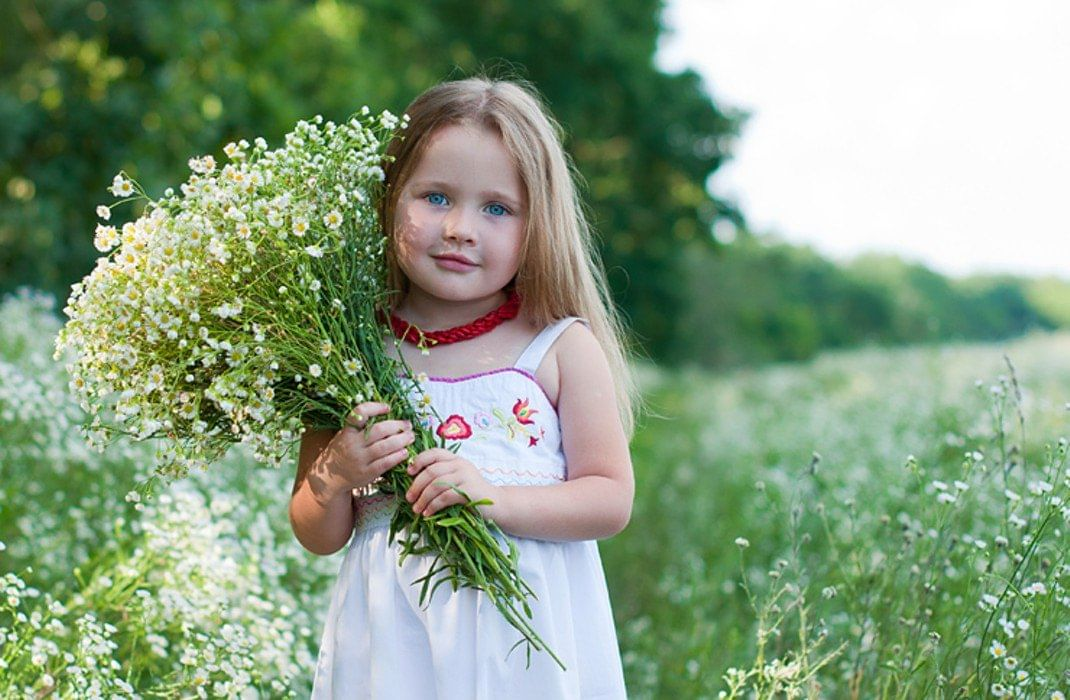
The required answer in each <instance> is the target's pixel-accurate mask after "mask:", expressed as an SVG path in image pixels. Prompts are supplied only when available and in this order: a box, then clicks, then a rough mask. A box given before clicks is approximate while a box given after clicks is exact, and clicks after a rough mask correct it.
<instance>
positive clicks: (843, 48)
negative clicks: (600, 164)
mask: <svg viewBox="0 0 1070 700" xmlns="http://www.w3.org/2000/svg"><path fill="white" fill-rule="evenodd" d="M663 23H664V25H665V26H666V37H665V38H664V39H663V41H662V45H661V47H660V50H659V53H658V65H659V67H660V68H662V69H663V70H667V71H670V72H676V71H679V70H682V69H683V68H685V67H691V68H693V69H694V70H695V71H696V72H698V73H699V74H700V75H702V76H703V78H704V80H705V82H706V86H707V90H708V91H709V92H710V94H711V95H713V97H714V98H715V99H716V100H717V101H718V103H719V104H722V105H734V106H737V107H741V108H744V109H747V110H749V111H751V112H752V113H753V115H752V117H751V119H750V121H749V122H748V124H747V125H746V126H745V127H744V131H743V134H742V138H741V139H740V141H739V142H738V143H737V147H736V151H735V158H734V160H733V161H732V162H730V163H729V164H728V165H726V166H725V167H723V168H722V169H721V170H719V171H718V172H717V173H716V174H715V176H714V177H713V178H712V180H711V183H710V187H711V190H712V191H714V192H716V193H718V194H722V195H728V196H731V197H732V198H733V199H735V201H737V202H738V203H739V204H740V206H741V207H742V208H743V211H744V213H745V214H746V216H747V218H748V220H749V222H750V223H751V226H752V228H754V229H755V230H757V231H765V232H775V233H777V234H779V235H781V236H782V237H783V238H785V239H786V240H788V241H791V242H796V243H804V242H805V243H810V244H811V245H813V246H814V247H815V248H817V249H818V250H820V251H822V252H823V253H825V254H826V255H830V256H832V257H834V258H841V259H842V258H846V257H850V256H851V255H853V254H856V253H858V252H862V251H871V250H874V251H887V252H894V253H896V254H898V255H900V256H901V257H904V258H907V259H910V260H917V261H920V262H923V263H925V264H927V265H929V266H930V267H933V268H935V269H937V270H939V271H941V272H944V273H945V274H952V275H960V274H966V273H969V272H974V271H1000V272H1013V273H1019V274H1029V275H1033V274H1047V273H1054V274H1059V275H1060V276H1062V277H1066V278H1070V2H1067V1H1066V0H1019V1H1018V2H1009V1H1007V0H896V1H895V2H883V1H882V2H878V1H877V0H667V2H666V9H665V14H664V16H663Z"/></svg>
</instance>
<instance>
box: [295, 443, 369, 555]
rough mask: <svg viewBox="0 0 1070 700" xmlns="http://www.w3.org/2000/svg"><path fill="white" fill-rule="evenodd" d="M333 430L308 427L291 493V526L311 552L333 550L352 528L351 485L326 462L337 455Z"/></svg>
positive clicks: (322, 552)
mask: <svg viewBox="0 0 1070 700" xmlns="http://www.w3.org/2000/svg"><path fill="white" fill-rule="evenodd" d="M335 433H336V431H333V430H316V431H311V430H310V431H308V432H306V433H305V434H304V435H302V436H301V451H300V454H299V456H298V459H297V477H296V478H295V479H294V488H293V493H292V494H291V496H290V527H291V528H292V529H293V532H294V536H295V537H297V541H298V542H300V543H301V545H302V546H303V547H304V548H305V549H307V550H308V551H310V552H312V553H313V554H321V555H327V554H333V553H334V552H337V551H338V550H339V549H341V548H342V547H343V546H345V543H346V541H347V539H348V538H349V535H350V534H352V532H353V518H354V516H355V512H354V510H353V488H352V485H350V484H348V483H346V480H345V479H344V478H342V477H341V476H340V475H339V474H338V473H337V471H336V470H334V469H331V468H330V467H329V466H328V465H329V464H330V463H331V462H333V461H335V460H337V459H338V455H337V453H336V449H332V447H331V441H332V438H334V436H335Z"/></svg>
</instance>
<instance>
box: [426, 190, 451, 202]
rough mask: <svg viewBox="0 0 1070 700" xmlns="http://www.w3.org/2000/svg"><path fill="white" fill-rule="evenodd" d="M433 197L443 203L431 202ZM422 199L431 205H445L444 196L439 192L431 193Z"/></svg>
mask: <svg viewBox="0 0 1070 700" xmlns="http://www.w3.org/2000/svg"><path fill="white" fill-rule="evenodd" d="M433 197H441V198H442V200H443V201H441V202H435V201H432V198H433ZM424 199H426V200H427V201H428V202H430V203H431V204H445V203H446V202H445V199H446V195H444V194H442V193H441V192H432V193H431V194H428V195H425V196H424Z"/></svg>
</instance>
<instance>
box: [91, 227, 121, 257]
mask: <svg viewBox="0 0 1070 700" xmlns="http://www.w3.org/2000/svg"><path fill="white" fill-rule="evenodd" d="M118 243H119V232H118V231H116V230H115V227H114V226H105V225H104V224H97V230H96V235H95V236H94V237H93V246H94V247H95V248H96V249H97V250H99V251H100V252H102V253H107V252H108V251H109V250H111V249H112V248H114V247H115V246H116V245H118Z"/></svg>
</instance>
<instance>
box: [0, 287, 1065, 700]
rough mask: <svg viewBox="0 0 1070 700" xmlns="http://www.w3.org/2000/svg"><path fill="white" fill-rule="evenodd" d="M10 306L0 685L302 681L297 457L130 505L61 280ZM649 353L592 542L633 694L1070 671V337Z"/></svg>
mask: <svg viewBox="0 0 1070 700" xmlns="http://www.w3.org/2000/svg"><path fill="white" fill-rule="evenodd" d="M0 327H2V328H4V329H5V332H4V333H2V334H0V543H2V544H0V577H2V578H3V584H2V586H3V592H2V595H0V635H2V638H3V639H4V644H3V647H2V649H0V697H4V698H7V697H27V698H29V697H43V696H49V695H51V696H54V697H72V696H73V697H133V696H134V695H135V694H137V695H140V696H142V697H248V698H253V697H305V696H307V694H308V691H309V686H310V680H311V676H312V672H313V666H314V663H315V656H314V655H315V652H316V648H317V644H318V642H319V634H320V632H321V630H322V615H323V613H324V612H325V611H326V607H327V603H328V592H329V586H330V584H331V582H332V580H333V577H334V575H335V573H336V571H337V568H338V565H339V561H340V556H341V555H340V554H339V555H336V556H333V557H316V556H314V555H311V554H309V553H308V552H305V551H304V550H303V549H301V548H300V546H299V545H298V544H297V543H296V541H295V540H294V538H293V536H292V534H291V532H290V526H289V521H288V518H287V514H286V504H287V498H288V494H289V488H290V483H291V481H292V473H289V472H288V470H285V469H284V470H273V469H270V468H264V467H260V466H254V464H253V462H252V460H251V459H250V458H249V457H248V455H247V454H244V453H243V452H242V451H240V450H237V451H235V452H234V453H232V454H231V456H230V458H229V461H228V462H227V463H226V465H225V468H222V469H216V470H214V471H213V472H212V473H211V474H195V475H193V476H192V477H191V478H189V479H188V480H186V481H184V482H180V483H179V484H176V485H174V486H173V487H171V488H170V489H169V490H168V491H166V492H165V494H164V495H163V496H161V497H158V498H157V499H155V500H153V501H151V502H148V503H142V502H138V501H137V500H136V499H135V498H133V497H128V492H129V491H130V487H131V485H132V484H133V483H134V481H135V479H137V478H142V477H144V476H147V475H148V473H149V471H150V470H151V465H152V459H151V447H150V446H146V445H138V444H120V445H117V446H115V447H114V448H112V449H109V451H108V452H107V453H106V454H104V455H100V454H97V453H95V452H92V451H89V450H87V449H86V448H85V446H84V442H83V440H82V437H81V435H79V433H78V431H77V429H76V428H75V427H74V426H75V425H77V423H78V422H79V419H80V413H79V410H78V408H77V405H76V404H74V403H73V402H72V401H71V400H70V399H69V398H68V394H67V390H66V382H67V378H66V377H65V376H63V374H62V372H61V365H57V364H56V363H54V362H52V361H51V359H50V355H51V349H52V337H53V336H54V334H55V332H56V331H57V330H58V327H59V323H58V321H57V320H56V319H55V315H54V310H53V309H52V307H51V303H50V302H49V300H47V299H45V298H42V297H35V296H33V295H23V296H21V297H19V298H13V299H8V300H6V301H5V302H4V303H3V304H0ZM1004 354H1006V357H1007V358H1009V360H1010V363H1008V361H1007V360H1006V359H1004ZM644 376H645V384H646V387H647V395H648V397H649V399H650V401H651V403H652V405H653V406H654V409H655V410H656V411H657V412H658V413H660V415H661V417H660V418H649V419H647V421H646V423H645V425H643V426H642V427H641V429H640V430H639V432H638V434H637V436H636V439H635V441H634V443H633V454H634V460H635V466H636V480H637V498H636V504H635V509H634V513H633V518H632V522H631V524H630V525H629V527H628V528H627V529H626V530H625V531H624V532H623V533H622V534H620V535H618V536H617V537H615V538H613V539H610V540H607V541H605V542H602V543H601V550H602V554H603V558H604V561H605V565H606V572H607V578H608V581H609V586H610V589H611V594H612V597H613V604H614V612H615V614H616V616H617V622H618V630H619V634H620V640H621V647H622V653H623V656H624V661H625V671H626V675H627V682H628V687H629V694H630V696H631V697H633V698H640V699H642V698H663V697H664V698H717V697H740V698H751V697H756V698H771V697H778V698H779V697H822V698H840V697H843V698H852V697H854V698H884V697H887V698H915V697H946V698H953V697H980V696H994V695H1002V696H1003V697H1011V696H1014V697H1045V698H1048V697H1052V698H1057V697H1059V695H1058V694H1057V693H1059V692H1062V693H1066V692H1067V687H1068V679H1067V676H1066V675H1065V673H1066V669H1068V668H1070V652H1068V646H1067V643H1068V635H1070V594H1068V592H1067V581H1068V576H1067V575H1068V573H1070V568H1068V562H1067V561H1066V552H1067V551H1068V545H1070V542H1068V541H1067V540H1068V538H1067V518H1068V510H1067V503H1068V501H1070V495H1068V494H1067V490H1068V488H1070V486H1068V483H1067V478H1068V474H1067V467H1068V465H1067V444H1066V441H1065V435H1066V434H1067V432H1068V431H1067V417H1068V412H1067V400H1068V399H1070V337H1068V336H1065V335H1062V336H1059V335H1055V336H1035V337H1031V338H1027V339H1023V340H1021V341H1016V342H1014V343H1010V344H1006V345H1003V346H997V345H963V346H942V347H929V348H908V349H903V350H894V351H891V350H863V351H854V352H845V353H838V354H828V355H824V356H822V357H820V358H818V359H817V360H816V361H814V362H811V363H807V364H800V365H782V366H772V367H767V368H764V369H759V370H750V371H746V372H739V373H734V374H709V373H704V372H700V371H681V372H665V371H661V370H656V369H649V370H647V371H646V372H645V373H644ZM978 380H980V381H979V382H978ZM1049 487H1050V488H1049ZM128 499H129V500H128Z"/></svg>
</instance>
